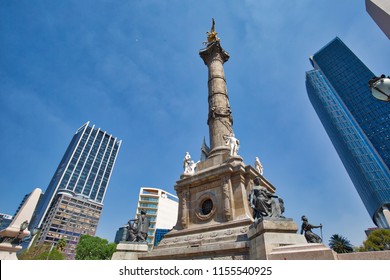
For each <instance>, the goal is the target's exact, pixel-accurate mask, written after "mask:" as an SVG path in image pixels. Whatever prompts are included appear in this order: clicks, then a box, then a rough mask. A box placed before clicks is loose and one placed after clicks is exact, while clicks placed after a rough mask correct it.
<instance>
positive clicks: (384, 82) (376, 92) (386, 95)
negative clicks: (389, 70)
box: [368, 75, 390, 102]
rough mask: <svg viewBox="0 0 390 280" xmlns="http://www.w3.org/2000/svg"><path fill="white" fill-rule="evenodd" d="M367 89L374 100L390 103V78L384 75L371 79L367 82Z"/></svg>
mask: <svg viewBox="0 0 390 280" xmlns="http://www.w3.org/2000/svg"><path fill="white" fill-rule="evenodd" d="M368 87H369V88H370V91H371V94H372V95H373V96H374V97H375V98H376V99H379V100H382V101H385V102H390V77H386V76H385V75H381V76H380V77H373V78H372V79H371V80H370V81H369V82H368Z"/></svg>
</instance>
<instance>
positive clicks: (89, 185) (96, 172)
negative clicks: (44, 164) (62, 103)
mask: <svg viewBox="0 0 390 280" xmlns="http://www.w3.org/2000/svg"><path fill="white" fill-rule="evenodd" d="M120 145H121V141H118V140H117V139H116V138H114V137H113V136H112V135H110V134H107V133H106V132H104V131H102V130H100V129H97V128H95V127H94V126H89V122H88V123H86V124H84V125H83V126H81V127H80V128H79V129H78V130H77V131H76V133H75V135H74V136H73V138H72V140H71V142H70V144H69V146H68V148H67V150H66V152H65V154H64V156H63V158H62V160H61V162H60V164H59V166H58V168H57V170H56V172H55V174H54V176H53V178H52V180H51V181H50V184H49V186H48V187H47V190H46V191H45V193H44V196H43V198H42V199H41V201H40V203H39V204H38V207H37V213H36V218H37V220H36V222H35V224H34V226H37V227H38V226H40V225H41V224H42V222H43V219H44V217H45V215H46V213H47V212H48V210H49V209H48V208H49V207H50V204H51V203H52V202H53V199H54V197H55V195H56V194H57V193H58V192H59V191H66V192H67V193H69V194H72V195H74V196H78V197H83V198H86V199H89V200H91V201H93V202H96V203H100V204H102V203H103V199H104V196H105V193H106V190H107V186H108V182H109V180H110V176H111V173H112V169H113V167H114V164H115V160H116V157H117V154H118V151H119V148H120Z"/></svg>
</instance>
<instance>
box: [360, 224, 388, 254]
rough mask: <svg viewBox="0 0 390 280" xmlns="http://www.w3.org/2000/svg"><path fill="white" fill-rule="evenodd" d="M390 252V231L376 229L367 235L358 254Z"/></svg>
mask: <svg viewBox="0 0 390 280" xmlns="http://www.w3.org/2000/svg"><path fill="white" fill-rule="evenodd" d="M383 250H390V230H389V229H376V230H374V231H373V232H371V233H370V235H368V237H367V239H366V241H364V242H363V246H361V247H360V248H359V251H360V252H365V251H383Z"/></svg>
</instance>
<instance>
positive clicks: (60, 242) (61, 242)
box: [56, 237, 67, 252]
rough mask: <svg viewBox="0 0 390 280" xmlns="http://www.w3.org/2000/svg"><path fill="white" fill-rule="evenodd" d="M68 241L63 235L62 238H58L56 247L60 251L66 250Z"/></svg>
mask: <svg viewBox="0 0 390 280" xmlns="http://www.w3.org/2000/svg"><path fill="white" fill-rule="evenodd" d="M66 243H67V242H66V239H65V237H62V238H61V239H60V240H58V242H57V245H56V249H57V250H58V251H60V252H62V251H64V249H65V246H66Z"/></svg>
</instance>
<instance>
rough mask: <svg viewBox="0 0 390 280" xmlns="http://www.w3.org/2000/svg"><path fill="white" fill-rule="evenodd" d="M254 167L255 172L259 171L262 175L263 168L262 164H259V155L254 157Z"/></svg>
mask: <svg viewBox="0 0 390 280" xmlns="http://www.w3.org/2000/svg"><path fill="white" fill-rule="evenodd" d="M255 169H256V170H257V172H259V173H260V175H263V172H264V168H263V165H262V164H261V162H260V160H259V157H256V161H255Z"/></svg>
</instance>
